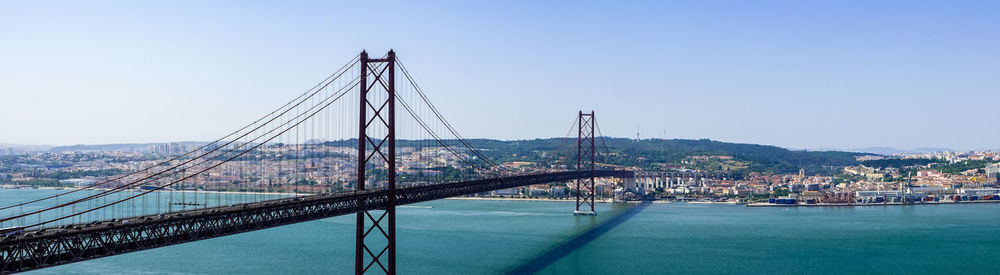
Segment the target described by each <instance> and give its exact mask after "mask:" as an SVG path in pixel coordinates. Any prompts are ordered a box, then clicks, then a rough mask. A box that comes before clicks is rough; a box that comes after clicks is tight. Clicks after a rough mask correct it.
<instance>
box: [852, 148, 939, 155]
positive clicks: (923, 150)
mask: <svg viewBox="0 0 1000 275" xmlns="http://www.w3.org/2000/svg"><path fill="white" fill-rule="evenodd" d="M845 151H850V152H861V153H873V154H879V155H892V154H920V153H934V152H942V151H952V152H954V151H955V150H953V149H948V148H933V147H920V148H916V149H911V150H904V149H897V148H892V147H868V148H858V149H848V150H845Z"/></svg>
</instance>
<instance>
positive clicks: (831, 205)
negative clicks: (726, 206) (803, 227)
mask: <svg viewBox="0 0 1000 275" xmlns="http://www.w3.org/2000/svg"><path fill="white" fill-rule="evenodd" d="M983 203H1000V200H978V201H936V202H921V203H901V202H889V203H817V204H772V203H748V204H747V205H746V207H855V206H910V205H947V204H983Z"/></svg>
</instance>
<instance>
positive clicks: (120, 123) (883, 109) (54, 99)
mask: <svg viewBox="0 0 1000 275" xmlns="http://www.w3.org/2000/svg"><path fill="white" fill-rule="evenodd" d="M543 2H544V3H543ZM389 48H394V49H396V50H397V52H398V53H399V55H400V56H401V57H402V58H403V60H404V61H406V65H407V67H408V68H410V69H411V70H412V71H413V73H414V74H415V77H416V78H417V79H418V81H420V83H421V86H423V88H424V89H425V90H427V92H428V93H429V94H430V96H431V99H432V100H433V101H434V102H435V104H436V105H438V108H439V109H441V111H442V112H443V113H444V114H445V116H446V117H448V118H449V119H450V120H451V122H452V124H454V125H455V126H456V127H457V128H458V129H459V130H460V131H461V132H462V133H463V134H464V135H465V136H467V137H485V138H499V139H524V138H536V137H553V136H562V135H564V134H565V131H566V129H567V127H568V125H569V124H570V122H572V120H573V118H574V115H575V114H576V111H577V110H579V109H585V110H590V109H595V110H596V111H597V117H598V122H599V124H600V125H601V128H602V130H603V132H604V133H605V134H607V135H612V136H628V137H634V136H635V131H636V125H639V127H640V131H641V134H642V136H643V137H659V138H663V137H665V138H710V139H714V140H722V141H733V142H748V143H761V144H772V145H779V146H784V147H791V148H821V147H833V148H857V147H868V146H894V147H899V148H914V147H921V146H934V147H949V148H955V149H976V148H998V147H1000V127H998V124H997V122H998V120H1000V114H998V110H1000V108H998V105H1000V85H998V84H1000V2H997V1H982V2H969V1H934V2H930V1H926V2H925V1H650V2H638V1H636V2H626V1H603V2H589V1H565V2H548V1H451V2H441V1H398V2H396V1H350V2H326V1H323V2H320V1H317V2H307V1H274V2H252V1H159V2H154V1H65V2H51V1H0V142H6V143H18V144H52V145H65V144H81V143H85V144H94V143H120V142H161V141H180V140H210V139H213V138H215V137H218V136H222V135H224V134H226V133H228V131H230V130H232V129H234V128H236V127H238V126H239V125H241V124H243V123H246V122H249V121H250V120H251V119H252V118H254V117H256V116H259V115H261V114H263V113H264V112H266V111H268V110H270V109H273V108H274V107H276V106H278V105H280V104H282V103H283V102H285V101H287V100H288V99H290V98H291V97H294V96H295V95H297V94H298V93H301V92H302V91H304V90H305V89H307V88H309V87H311V85H313V84H314V83H315V82H316V81H318V80H320V79H322V78H323V77H325V76H326V75H327V74H328V73H330V72H332V71H333V70H335V69H336V67H337V66H339V65H341V64H342V63H343V62H346V61H347V60H349V59H350V58H353V57H354V56H355V55H357V53H358V52H359V51H360V50H362V49H368V50H369V51H371V52H384V51H386V50H388V49H389Z"/></svg>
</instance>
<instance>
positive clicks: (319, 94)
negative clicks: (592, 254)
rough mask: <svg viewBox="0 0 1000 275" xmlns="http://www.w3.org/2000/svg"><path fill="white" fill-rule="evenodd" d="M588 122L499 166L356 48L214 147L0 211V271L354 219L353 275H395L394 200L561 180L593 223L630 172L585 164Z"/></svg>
mask: <svg viewBox="0 0 1000 275" xmlns="http://www.w3.org/2000/svg"><path fill="white" fill-rule="evenodd" d="M400 84H401V85H400ZM397 107H401V108H398V109H397ZM397 110H401V111H402V112H400V113H397ZM400 114H402V116H400ZM594 115H595V114H594V112H593V111H591V112H589V113H584V112H582V111H581V112H579V113H578V114H577V118H576V120H575V121H574V126H575V127H574V128H575V130H577V135H576V145H575V146H567V147H568V148H569V151H570V152H572V151H573V149H575V152H572V153H568V154H566V156H565V157H564V162H565V163H572V164H570V165H566V167H561V168H553V167H527V168H507V167H505V166H503V165H498V162H497V161H495V160H494V159H495V158H499V157H500V156H499V155H498V154H497V153H496V152H495V150H488V149H486V148H477V146H474V145H473V142H471V141H469V140H468V139H466V138H464V137H462V136H461V135H460V134H459V132H458V131H457V130H456V129H455V128H454V127H452V125H451V124H450V123H448V121H447V120H445V118H444V116H443V115H442V114H441V112H439V111H438V110H437V108H435V107H434V105H433V104H431V101H430V100H429V97H428V96H427V94H425V93H424V91H423V90H422V89H421V88H420V86H418V85H417V82H416V81H415V80H414V78H413V77H412V75H411V74H410V72H409V71H408V70H407V69H406V67H405V66H404V65H403V63H402V62H400V60H399V58H398V57H397V56H396V54H395V53H394V52H393V51H391V50H390V51H389V52H388V53H387V54H386V55H384V56H381V57H374V58H373V57H369V56H368V53H367V52H362V53H361V54H360V55H359V56H357V57H356V58H354V59H352V60H351V61H349V62H347V63H346V64H344V65H343V66H341V67H340V68H339V69H338V70H336V71H335V72H334V73H333V74H331V75H330V76H328V77H327V78H326V79H324V80H323V81H320V82H319V83H318V84H316V85H315V86H313V87H312V88H311V89H308V90H307V91H306V92H304V93H302V94H300V95H298V96H297V97H295V98H294V99H292V100H291V101H289V102H287V103H285V104H284V105H282V106H281V107H278V108H277V109H274V110H272V111H270V112H268V113H267V114H266V115H264V116H262V117H259V118H257V119H256V120H254V121H253V122H251V123H249V124H246V125H243V126H242V127H240V128H238V129H237V130H235V131H233V132H230V133H229V134H227V135H225V136H223V137H220V138H218V139H216V140H214V141H212V142H208V143H205V144H204V145H200V146H197V148H194V149H191V150H187V151H185V152H177V153H174V154H171V155H168V156H165V157H163V158H161V159H159V160H151V161H145V162H144V165H143V166H141V167H132V169H130V170H129V171H131V172H128V173H127V174H123V175H118V176H113V177H110V178H108V179H106V180H103V181H100V182H97V183H95V184H93V185H90V186H86V187H82V188H76V189H71V190H64V191H60V192H59V193H56V194H52V195H46V196H42V197H39V198H35V199H31V200H27V201H23V202H19V203H15V204H10V205H6V206H3V207H0V228H3V229H2V231H0V273H12V272H22V271H28V270H35V269H40V268H45V267H51V266H56V265H62V264H68V263H73V262H80V261H86V260H91V259H96V258H101V257H107V256H113V255H119V254H124V253H129V252H135V251H140V250H146V249H152V248H158V247H163V246H169V245H174V244H180V243H186V242H193V241H198V240H204V239H209V238H215V237H220V236H226V235H232V234H238V233H242V232H249V231H254V230H260V229H265V228H271V227H276V226H282V225H287V224H293V223H299V222H305V221H310V220H316V219H323V218H328V217H334V216H339V215H348V214H355V215H356V228H357V230H356V232H355V234H356V242H355V263H354V265H355V273H357V274H364V273H368V272H373V273H386V274H395V273H396V271H397V270H396V231H395V228H396V224H395V223H396V213H395V211H396V206H399V205H405V204H411V203H418V202H424V201H430V200H436V199H442V198H448V197H455V196H463V195H470V194H479V193H484V192H490V191H493V190H500V189H506V188H513V187H520V186H526V185H533V184H545V183H554V182H569V186H570V187H572V188H573V190H574V192H573V193H575V196H576V208H575V209H574V213H575V214H577V215H594V214H596V213H595V212H594V203H595V193H596V189H595V178H610V179H624V180H630V179H632V178H633V177H634V174H633V172H632V171H628V170H613V169H599V167H597V166H598V165H595V163H597V162H596V161H595V156H596V155H597V153H596V150H597V149H598V146H596V144H597V142H595V139H599V135H597V134H595V129H599V127H597V125H596V120H595V116H594ZM220 127H221V126H220ZM571 131H572V130H571ZM480 147H481V146H480ZM624 180H623V181H622V182H624Z"/></svg>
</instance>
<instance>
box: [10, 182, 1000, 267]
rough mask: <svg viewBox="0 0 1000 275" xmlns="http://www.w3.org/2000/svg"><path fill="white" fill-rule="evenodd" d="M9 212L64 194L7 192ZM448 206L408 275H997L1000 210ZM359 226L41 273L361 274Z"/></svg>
mask: <svg viewBox="0 0 1000 275" xmlns="http://www.w3.org/2000/svg"><path fill="white" fill-rule="evenodd" d="M0 191H2V192H0V204H3V205H7V204H9V203H11V202H15V201H20V200H21V199H24V198H28V197H34V196H38V195H39V194H44V193H47V192H54V191H51V190H0ZM572 208H573V202H542V201H493V200H489V201H487V200H438V201H432V202H428V203H421V204H417V205H412V206H403V207H400V208H399V210H398V219H397V232H398V234H399V237H398V240H397V242H398V244H397V245H398V251H399V252H398V256H397V257H398V264H399V267H398V268H399V271H400V273H401V274H502V273H508V272H534V271H537V272H538V273H541V274H651V273H660V274H673V273H700V274H733V273H737V274H761V273H812V274H843V273H909V274H940V273H966V272H968V273H996V272H997V270H998V269H1000V265H998V264H996V261H997V260H998V259H1000V250H998V249H997V248H998V247H1000V223H998V221H1000V204H971V205H933V206H929V205H923V206H919V205H918V206H877V207H798V208H794V207H792V208H775V207H763V208H747V207H741V206H734V205H708V204H686V203H672V204H648V205H642V206H639V205H637V204H628V205H622V204H607V203H602V204H598V209H597V212H598V213H599V215H598V216H597V217H587V216H573V215H572V212H573V209H572ZM353 264H354V216H341V217H335V218H330V219H323V220H317V221H312V222H305V223H300V224H294V225H288V226H283V227H278V228H271V229H266V230H261V231H255V232H250V233H244V234H239V235H233V236H227V237H221V238H215V239H210V240H204V241H198V242H193V243H187V244H180V245H175V246H170V247H164V248H158V249H152V250H147V251H140V252H135V253H130V254H124V255H120V256H113V257H108V258H102V259H96V260H91V261H87V262H81V263H75V264H69V265H63V266H56V267H51V268H46V269H41V270H37V271H34V272H30V273H29V274H331V273H332V274H349V273H352V272H353V268H354V267H353Z"/></svg>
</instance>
